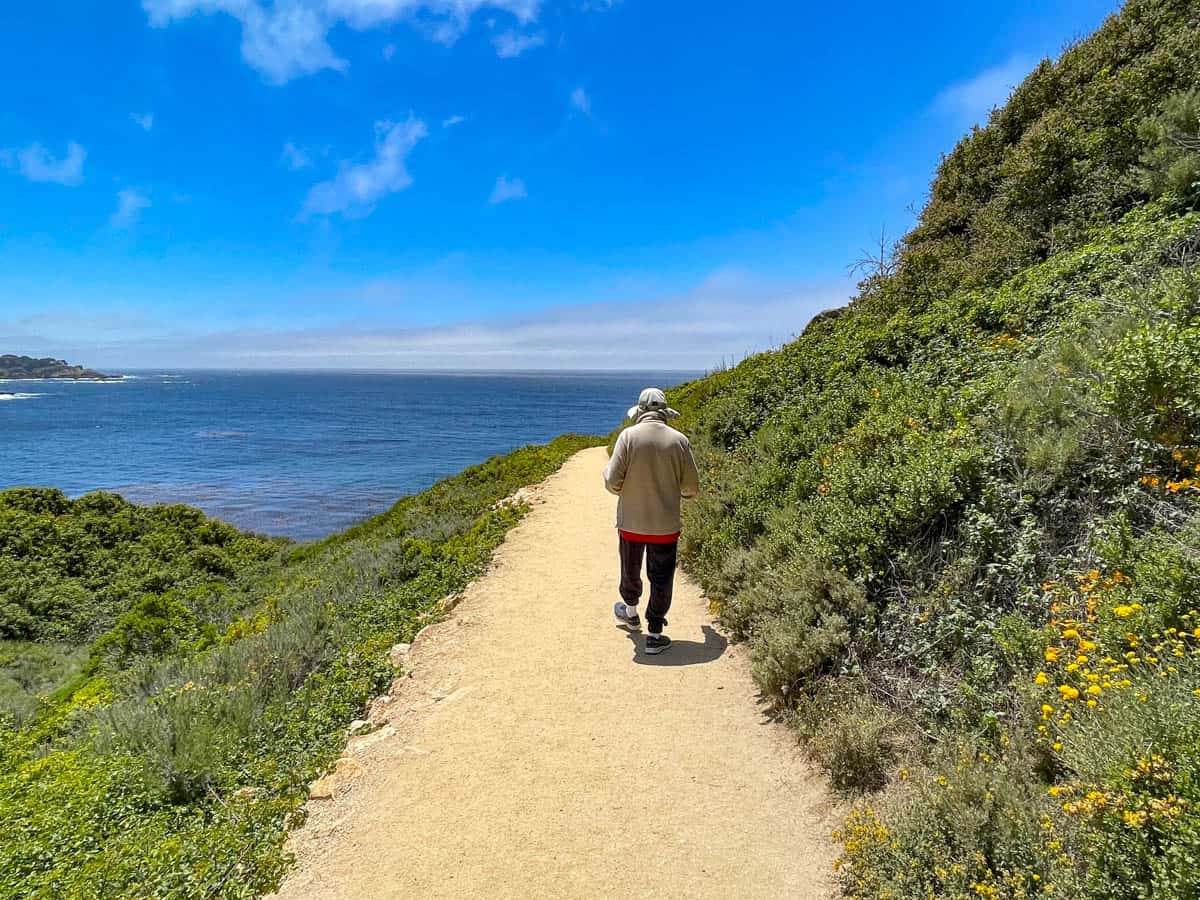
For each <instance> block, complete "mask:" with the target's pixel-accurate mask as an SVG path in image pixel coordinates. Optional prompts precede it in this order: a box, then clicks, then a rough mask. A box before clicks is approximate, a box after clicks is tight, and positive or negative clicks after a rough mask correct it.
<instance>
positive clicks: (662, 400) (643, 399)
mask: <svg viewBox="0 0 1200 900" xmlns="http://www.w3.org/2000/svg"><path fill="white" fill-rule="evenodd" d="M646 412H660V413H662V414H663V415H664V416H666V417H667V418H668V419H673V418H675V417H676V416H677V415H679V413H678V412H677V411H675V410H673V409H671V407H669V406H667V395H666V394H664V393H663V392H662V391H660V390H659V389H658V388H646V389H645V390H644V391H642V393H641V394H640V395H639V396H638V402H637V406H631V407H629V410H628V411H627V412H626V413H625V418H627V419H636V418H637V417H638V416H640V415H641V414H642V413H646Z"/></svg>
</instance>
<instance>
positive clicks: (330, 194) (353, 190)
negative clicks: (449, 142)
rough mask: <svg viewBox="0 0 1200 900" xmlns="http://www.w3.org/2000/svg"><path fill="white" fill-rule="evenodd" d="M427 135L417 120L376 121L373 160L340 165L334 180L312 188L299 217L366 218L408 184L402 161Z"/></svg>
mask: <svg viewBox="0 0 1200 900" xmlns="http://www.w3.org/2000/svg"><path fill="white" fill-rule="evenodd" d="M427 134H428V130H427V129H426V128H425V123H424V122H422V121H421V120H420V119H414V118H409V119H408V120H407V121H405V122H399V123H393V122H388V121H381V122H376V123H375V157H374V159H372V160H370V161H369V162H365V163H358V164H354V163H349V162H343V163H342V164H341V166H340V167H339V168H338V173H337V175H336V177H334V178H333V179H331V180H329V181H322V182H321V183H320V184H316V185H313V187H312V189H311V190H309V192H308V197H307V198H305V201H304V207H303V208H302V209H301V211H300V215H301V217H302V218H305V217H308V216H313V215H318V216H328V215H333V214H334V213H341V214H342V215H345V216H352V217H358V216H365V215H368V214H369V213H370V212H371V211H372V210H373V209H374V208H375V204H376V203H378V202H379V201H380V200H381V199H383V198H384V197H386V196H387V195H388V194H394V193H396V192H397V191H402V190H404V189H405V188H406V187H408V186H409V185H410V184H412V176H411V175H409V174H408V168H407V167H406V165H405V161H406V160H407V158H408V154H409V153H410V152H411V151H412V148H413V147H415V146H416V145H417V143H418V142H419V141H420V140H421V139H422V138H424V137H425V136H426V135H427Z"/></svg>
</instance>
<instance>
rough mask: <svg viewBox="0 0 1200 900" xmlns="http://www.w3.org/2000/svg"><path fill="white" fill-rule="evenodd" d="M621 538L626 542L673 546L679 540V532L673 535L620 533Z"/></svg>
mask: <svg viewBox="0 0 1200 900" xmlns="http://www.w3.org/2000/svg"><path fill="white" fill-rule="evenodd" d="M618 530H619V529H618ZM621 537H623V538H625V540H627V541H640V542H641V543H643V544H673V543H675V542H676V541H677V540H679V532H678V531H677V532H675V533H674V534H638V533H637V532H636V531H621Z"/></svg>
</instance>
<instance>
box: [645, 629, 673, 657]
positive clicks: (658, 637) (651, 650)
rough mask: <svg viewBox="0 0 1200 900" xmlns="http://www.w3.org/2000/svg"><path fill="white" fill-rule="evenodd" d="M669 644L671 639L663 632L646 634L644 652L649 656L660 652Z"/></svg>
mask: <svg viewBox="0 0 1200 900" xmlns="http://www.w3.org/2000/svg"><path fill="white" fill-rule="evenodd" d="M670 646H671V639H670V638H669V637H667V636H666V635H665V634H648V635H646V652H647V653H648V654H650V655H651V656H654V655H655V654H657V653H662V652H663V651H664V650H666V649H667V648H668V647H670Z"/></svg>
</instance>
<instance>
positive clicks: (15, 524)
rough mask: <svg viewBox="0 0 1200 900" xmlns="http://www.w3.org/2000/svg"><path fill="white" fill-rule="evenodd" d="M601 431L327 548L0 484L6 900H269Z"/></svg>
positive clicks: (402, 510) (441, 493)
mask: <svg viewBox="0 0 1200 900" xmlns="http://www.w3.org/2000/svg"><path fill="white" fill-rule="evenodd" d="M594 443H595V441H594V440H592V439H589V438H582V437H578V436H571V435H568V436H564V437H561V438H559V439H557V440H556V441H554V442H553V443H551V444H549V445H548V446H545V447H527V448H524V449H521V450H517V451H515V452H513V453H510V454H508V455H506V456H501V457H496V458H494V459H492V460H489V461H488V462H486V463H484V464H483V465H480V466H475V467H473V468H471V469H467V470H466V471H465V472H463V473H461V474H459V475H456V476H454V477H453V478H449V479H447V480H445V481H443V482H440V483H439V484H437V485H435V486H434V487H432V488H430V489H429V490H428V491H425V492H423V493H421V494H417V495H415V496H412V497H407V498H405V499H403V500H401V501H400V502H399V503H397V504H396V505H395V506H394V507H393V508H392V509H391V510H390V511H388V512H387V513H384V514H383V515H381V516H378V517H376V518H374V519H371V520H370V521H368V522H365V523H364V524H362V525H359V526H357V527H355V528H352V529H350V530H349V531H348V532H346V533H344V534H341V535H337V536H335V537H332V538H329V539H328V540H325V541H322V542H319V543H317V544H312V545H305V546H300V547H296V546H290V545H285V544H284V543H282V542H278V541H271V540H267V539H264V538H261V537H258V536H255V535H249V534H244V533H241V532H239V531H237V530H235V529H233V528H231V527H229V526H227V525H224V524H222V523H219V522H215V521H212V520H209V519H206V518H205V517H204V516H203V515H201V514H200V513H199V512H197V511H196V510H193V509H189V508H187V507H182V506H167V507H153V508H148V509H147V508H139V507H135V506H132V505H130V504H127V503H125V502H124V501H123V500H121V499H120V498H119V497H116V496H114V495H112V494H91V495H88V496H85V497H83V498H81V499H79V500H75V501H71V500H68V499H66V498H65V497H64V496H63V495H62V494H61V493H59V492H58V491H53V490H36V489H17V490H10V491H4V492H0V598H2V602H0V638H2V639H0V897H13V898H16V897H21V898H47V900H49V898H56V900H57V898H64V897H70V898H106V900H108V898H115V897H130V898H135V897H136V898H145V897H178V898H183V897H189V898H191V897H222V898H226V897H257V896H260V895H261V894H263V893H265V892H267V891H269V890H271V889H272V888H274V887H275V886H276V885H277V884H278V881H279V879H280V877H281V876H282V873H283V872H284V870H285V868H286V865H287V859H286V858H285V855H284V853H283V849H282V848H283V840H284V836H285V827H286V826H287V825H288V824H289V823H290V822H293V821H294V817H295V816H296V815H297V812H298V810H299V806H300V803H301V801H302V800H303V799H304V797H305V796H306V793H307V789H308V784H309V782H310V781H312V780H313V778H314V777H315V776H317V775H318V774H320V773H321V772H322V770H323V769H324V768H325V767H326V766H328V765H329V763H330V762H331V761H332V760H333V759H334V757H335V756H336V755H337V754H338V753H339V752H340V751H341V749H342V747H343V745H344V743H345V739H346V726H347V724H348V723H350V722H351V721H352V720H353V719H355V718H358V717H359V716H361V715H362V713H363V708H364V703H365V702H366V701H367V700H368V699H369V698H371V697H373V696H375V695H377V694H379V693H381V692H383V690H384V689H385V688H386V686H387V685H388V684H390V682H391V680H392V679H393V678H394V677H395V676H396V674H397V673H396V671H395V669H394V668H393V666H392V665H391V664H390V663H389V662H388V657H387V650H388V648H389V647H391V646H392V645H393V644H394V643H396V642H399V641H407V640H411V639H412V637H413V636H414V634H415V633H416V631H417V630H418V629H419V628H420V627H421V626H422V625H424V624H427V623H429V622H431V621H433V620H434V619H436V618H437V617H438V616H439V615H440V614H441V607H440V605H439V602H438V601H439V600H441V599H442V598H444V597H446V596H447V595H450V594H453V593H454V592H456V591H458V590H461V589H462V588H463V587H464V586H465V585H466V584H467V583H468V582H469V581H470V580H471V579H473V578H474V577H475V576H476V575H478V574H479V573H480V572H481V571H482V570H483V568H484V567H485V566H486V565H487V562H488V560H489V559H490V557H491V553H492V550H493V549H494V548H495V547H496V546H497V545H498V544H499V542H500V541H501V540H502V538H503V536H504V534H505V532H506V531H507V530H508V529H509V528H510V527H511V526H512V525H513V524H515V523H516V522H517V520H518V519H519V518H520V517H521V514H522V507H519V506H512V505H509V504H499V503H498V501H500V500H502V499H503V498H505V497H507V496H509V495H510V494H512V493H513V492H514V491H515V490H516V489H517V488H519V487H521V486H523V485H526V484H530V483H533V482H536V481H540V480H542V479H543V478H545V477H546V476H547V475H548V474H550V473H551V472H553V471H554V470H555V469H557V468H558V467H559V466H560V465H561V464H562V462H563V461H564V460H565V459H567V458H568V457H569V456H571V455H572V454H573V453H575V452H576V451H577V450H579V449H582V448H583V447H586V446H590V445H592V444H594Z"/></svg>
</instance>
